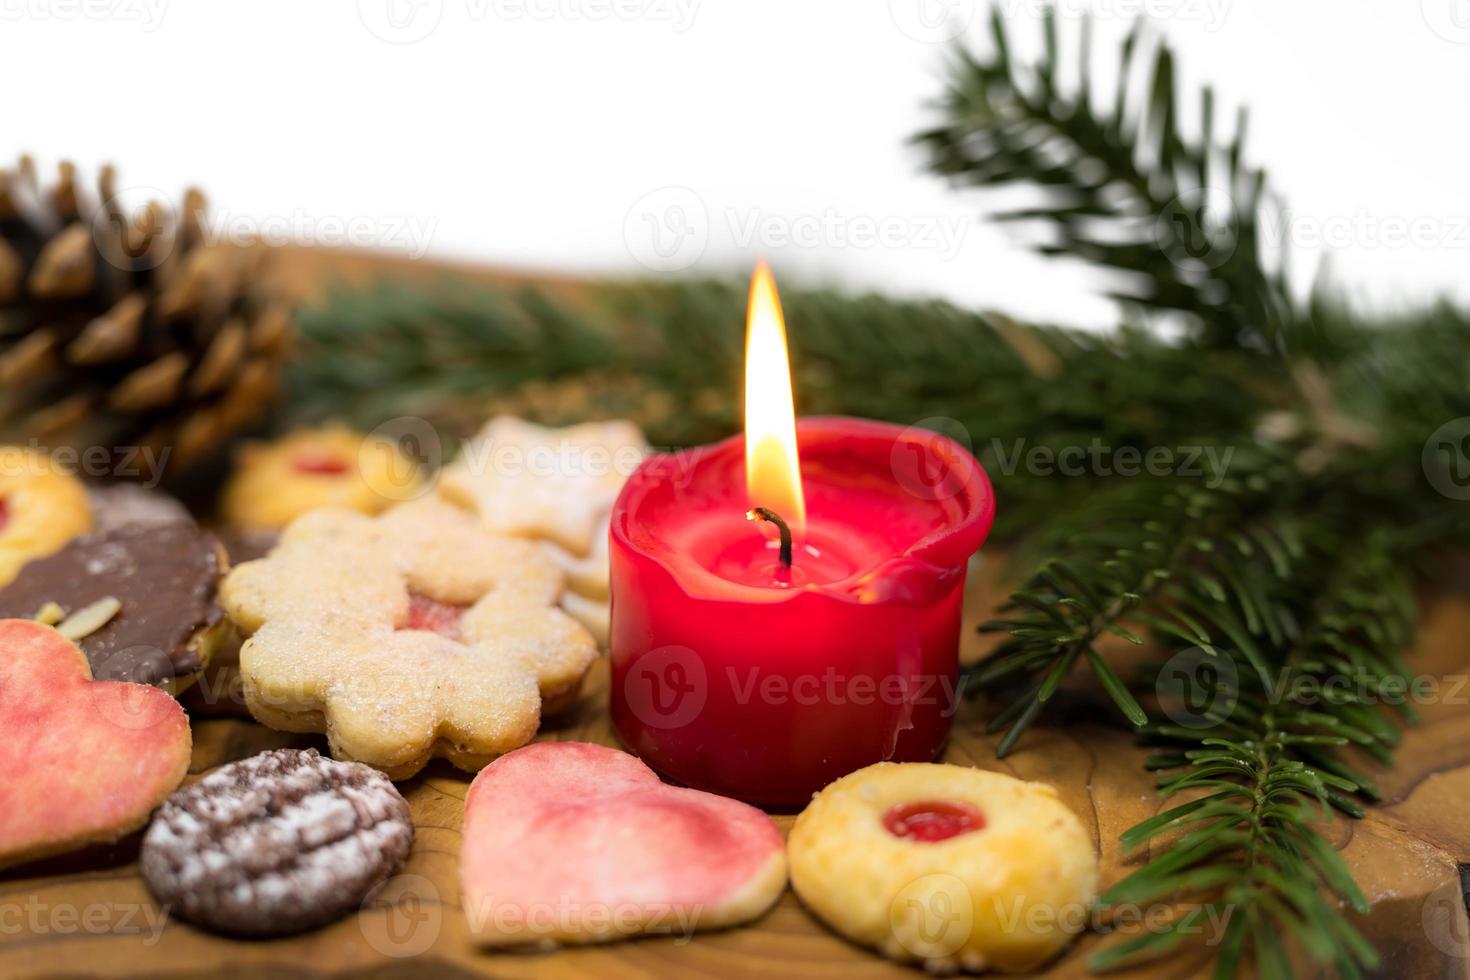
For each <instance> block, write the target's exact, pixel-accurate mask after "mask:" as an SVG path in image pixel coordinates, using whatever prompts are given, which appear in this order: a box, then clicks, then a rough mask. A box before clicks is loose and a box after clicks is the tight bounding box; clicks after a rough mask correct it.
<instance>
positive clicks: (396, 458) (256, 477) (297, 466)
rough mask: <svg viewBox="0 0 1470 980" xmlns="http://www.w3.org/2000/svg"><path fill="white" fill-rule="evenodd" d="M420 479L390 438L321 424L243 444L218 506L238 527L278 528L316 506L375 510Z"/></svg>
mask: <svg viewBox="0 0 1470 980" xmlns="http://www.w3.org/2000/svg"><path fill="white" fill-rule="evenodd" d="M422 486H423V482H422V473H420V471H419V467H418V465H417V464H416V463H415V462H414V461H413V460H411V459H409V458H408V457H407V456H406V455H404V453H403V452H402V450H401V449H400V448H399V447H398V445H397V444H396V443H395V442H393V441H392V440H390V439H380V438H375V437H370V436H364V435H362V434H361V433H359V432H354V431H353V430H351V429H349V428H347V427H346V426H342V425H326V426H323V427H321V428H317V429H301V430H298V431H296V432H292V433H290V434H289V435H286V436H283V437H282V438H280V439H278V440H276V441H275V442H269V443H260V442H253V443H249V444H247V445H245V446H243V447H242V448H241V449H240V452H239V453H238V454H237V456H236V458H235V468H234V471H233V473H232V474H231V475H230V479H229V482H228V483H227V484H226V486H225V489H224V495H223V497H222V498H221V509H222V511H223V516H224V519H225V521H226V522H227V523H229V524H232V525H235V526H237V527H248V528H262V529H270V528H282V527H285V526H286V525H287V524H289V523H291V521H293V520H295V519H296V518H297V517H300V516H301V515H302V514H305V513H306V512H307V511H310V510H315V509H317V508H318V507H343V508H346V509H347V510H353V511H357V512H358V513H360V514H378V513H381V512H382V511H384V510H387V509H388V508H389V507H390V506H392V505H393V504H395V503H398V502H401V501H405V500H411V499H413V498H414V497H417V496H418V495H419V493H420V490H421V488H422Z"/></svg>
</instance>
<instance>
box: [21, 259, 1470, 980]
mask: <svg viewBox="0 0 1470 980" xmlns="http://www.w3.org/2000/svg"><path fill="white" fill-rule="evenodd" d="M297 258H298V260H299V261H297V262H296V263H295V264H294V265H293V270H292V273H291V274H292V275H293V276H294V277H296V278H297V281H298V282H300V283H303V284H310V283H312V282H319V281H320V277H321V276H322V275H323V274H324V271H325V270H332V271H338V270H343V269H346V270H348V272H349V274H351V275H354V277H355V276H356V275H360V274H370V273H371V271H372V270H380V269H381V268H382V265H381V263H380V262H379V261H377V260H371V259H360V258H350V259H346V260H343V259H340V258H333V257H330V256H323V255H321V254H319V253H300V254H299V255H298V256H297ZM363 270H368V273H364V272H363ZM1001 574H1002V570H1001V566H1000V563H999V562H998V561H996V560H994V559H992V560H989V561H987V562H983V563H981V567H980V568H979V571H978V574H973V575H972V576H971V587H970V595H969V597H968V601H967V609H966V616H967V619H968V620H969V622H970V624H973V623H975V622H978V621H979V620H980V619H981V618H983V617H984V616H985V615H986V614H987V613H988V611H989V610H990V608H991V607H992V605H993V604H994V601H995V599H996V598H997V597H998V596H1000V595H1001V594H1002V593H1001V587H1000V584H999V583H998V581H997V579H998V578H999V576H1000V575H1001ZM1467 640H1470V592H1467V591H1465V590H1461V591H1454V590H1450V589H1446V590H1444V591H1442V592H1440V593H1439V594H1436V595H1435V596H1432V597H1429V598H1428V599H1427V601H1426V605H1425V617H1424V621H1423V624H1422V629H1421V632H1420V638H1419V640H1418V642H1417V645H1416V648H1415V649H1414V651H1413V652H1412V654H1411V656H1410V658H1409V663H1410V665H1411V668H1412V669H1413V671H1414V672H1415V673H1416V674H1419V675H1422V676H1423V677H1425V678H1432V679H1437V680H1438V682H1439V686H1438V688H1437V690H1436V691H1435V692H1434V693H1433V694H1432V695H1431V696H1429V697H1426V698H1424V699H1423V700H1422V702H1421V703H1420V704H1419V710H1420V712H1421V713H1422V715H1423V722H1422V724H1421V725H1419V726H1418V727H1417V728H1414V729H1410V730H1409V731H1408V732H1407V734H1406V735H1405V738H1404V741H1403V744H1402V747H1401V748H1400V750H1399V752H1398V762H1397V765H1395V766H1394V767H1392V768H1386V767H1382V766H1377V765H1376V764H1373V763H1366V765H1367V767H1368V769H1369V770H1370V771H1371V772H1372V774H1373V775H1374V776H1375V778H1376V779H1377V780H1378V781H1379V783H1380V786H1381V788H1382V790H1383V792H1384V802H1383V803H1382V804H1381V805H1379V806H1377V807H1374V808H1373V809H1372V810H1371V811H1370V813H1369V815H1368V816H1367V818H1366V819H1364V820H1361V821H1349V820H1346V819H1342V818H1339V819H1338V820H1336V821H1335V822H1334V823H1333V824H1332V825H1330V826H1329V827H1328V833H1329V835H1330V837H1331V838H1332V839H1333V840H1334V842H1335V844H1336V845H1337V847H1338V848H1339V849H1340V850H1341V851H1342V853H1343V855H1344V857H1345V858H1346V860H1347V861H1348V862H1349V864H1350V865H1351V866H1352V868H1353V870H1354V873H1355V874H1356V876H1357V878H1358V881H1359V883H1360V884H1361V885H1362V887H1363V890H1364V892H1365V893H1366V894H1367V895H1368V896H1369V897H1370V899H1371V901H1372V903H1373V910H1372V912H1371V914H1370V915H1368V916H1366V917H1364V918H1363V920H1362V921H1361V923H1360V926H1361V928H1362V929H1363V931H1364V932H1365V933H1366V934H1367V935H1368V937H1369V938H1370V939H1371V940H1372V941H1373V942H1374V943H1375V945H1376V946H1377V947H1378V949H1379V950H1380V951H1381V953H1382V954H1383V956H1384V965H1383V967H1382V970H1381V971H1380V972H1381V976H1383V977H1391V978H1410V977H1415V978H1417V977H1458V978H1466V977H1470V925H1467V921H1466V909H1465V901H1464V896H1463V892H1462V887H1461V868H1462V866H1463V865H1467V864H1470V816H1467V814H1466V801H1467V800H1470V707H1467V703H1470V686H1466V685H1465V683H1464V679H1465V676H1466V673H1467V671H1470V642H1467ZM964 643H965V650H964V655H965V656H966V657H975V656H978V655H979V654H980V653H981V652H983V651H982V646H981V644H982V641H981V640H980V638H979V637H977V636H976V635H975V634H974V632H973V630H972V629H968V628H967V629H966V632H965V640H964ZM1075 684H1076V686H1075V687H1069V688H1068V689H1067V691H1066V693H1065V696H1064V697H1062V698H1061V699H1060V700H1061V705H1060V707H1059V710H1058V711H1056V712H1054V713H1053V714H1052V715H1051V716H1050V717H1049V718H1048V719H1047V721H1046V722H1045V723H1044V724H1042V725H1041V726H1039V727H1038V728H1037V729H1035V730H1034V731H1032V732H1030V733H1028V734H1027V736H1026V737H1025V738H1023V739H1022V741H1021V743H1020V745H1019V747H1018V749H1017V750H1016V751H1015V752H1014V753H1013V754H1012V755H1011V756H1010V757H1008V758H1007V759H1005V760H1000V761H998V760H996V758H995V756H994V752H993V749H994V746H995V743H996V741H997V740H998V738H997V737H994V736H987V735H985V734H984V725H985V721H986V718H987V717H988V715H989V708H988V706H987V705H985V704H984V703H981V702H967V703H965V704H963V705H962V706H961V708H960V709H959V712H958V714H957V717H956V723H955V727H954V732H953V735H952V738H951V740H950V744H949V746H948V748H947V750H946V752H945V755H944V760H945V761H948V762H952V763H956V764H959V765H973V766H978V767H981V768H985V769H993V770H997V771H1001V772H1007V773H1010V774H1012V775H1015V776H1018V777H1021V778H1024V779H1037V780H1044V781H1046V782H1049V783H1051V784H1053V785H1054V786H1056V787H1057V788H1058V790H1059V791H1060V793H1061V796H1062V799H1063V800H1064V801H1065V802H1066V803H1067V804H1068V805H1069V806H1071V807H1072V808H1073V809H1074V810H1075V811H1076V812H1077V813H1078V814H1079V815H1080V816H1081V817H1082V819H1083V821H1084V823H1085V824H1086V826H1087V827H1088V828H1089V830H1090V831H1091V833H1092V835H1093V838H1094V841H1095V844H1096V846H1097V849H1098V853H1099V856H1100V859H1101V863H1102V869H1103V871H1102V877H1103V883H1104V885H1106V884H1108V883H1111V882H1112V881H1115V880H1117V879H1118V878H1119V877H1121V876H1122V875H1123V874H1125V873H1126V872H1127V870H1128V868H1129V867H1130V866H1131V865H1132V864H1135V863H1136V862H1137V861H1138V860H1139V857H1140V856H1139V855H1124V854H1122V853H1120V849H1119V844H1118V836H1119V834H1120V833H1121V832H1122V831H1123V830H1124V829H1126V828H1127V827H1129V826H1131V825H1132V824H1134V823H1135V822H1137V821H1138V820H1140V819H1142V818H1144V817H1146V816H1148V815H1150V814H1152V813H1155V812H1157V811H1158V809H1159V807H1160V803H1159V800H1158V799H1157V798H1156V796H1155V794H1154V792H1153V785H1152V778H1151V777H1150V776H1149V774H1147V773H1146V772H1144V770H1143V769H1142V767H1141V765H1140V763H1141V761H1142V759H1143V757H1144V756H1145V755H1146V754H1147V753H1146V750H1145V749H1144V748H1143V747H1142V746H1140V745H1139V744H1137V742H1136V740H1135V739H1133V738H1132V737H1131V735H1130V734H1129V733H1128V732H1127V731H1125V730H1123V729H1122V728H1120V727H1118V726H1117V725H1116V723H1115V721H1114V720H1113V718H1112V715H1111V714H1110V713H1109V712H1108V711H1107V710H1105V709H1103V708H1101V707H1099V701H1098V699H1097V697H1096V696H1095V692H1093V691H1091V690H1090V689H1089V688H1088V687H1087V686H1086V684H1085V683H1084V682H1083V681H1082V680H1081V679H1079V680H1078V681H1076V682H1075ZM606 685H607V673H606V665H605V661H600V662H599V663H598V664H597V665H596V666H595V667H594V670H593V673H592V675H591V677H590V679H589V683H588V685H587V688H586V690H585V691H584V693H583V695H582V697H581V699H580V700H579V701H578V703H577V704H576V705H575V706H574V707H573V708H572V709H570V711H568V712H567V713H566V714H565V715H564V716H563V717H561V718H560V719H557V720H555V721H553V722H551V723H549V724H548V725H547V726H546V728H545V729H544V730H543V732H542V734H541V735H540V736H539V737H540V738H542V739H574V740H586V741H594V742H601V743H604V744H608V745H616V744H617V742H616V739H615V738H614V737H613V735H612V732H611V729H610V726H609V723H608V718H607V710H606V695H607V686H606ZM0 737H3V733H0ZM312 745H315V746H316V747H318V748H321V749H323V750H325V746H324V744H323V742H322V740H320V739H318V738H316V737H314V736H295V735H286V734H282V733H277V732H273V731H270V730H269V729H266V728H264V727H262V726H260V725H258V724H255V723H254V722H252V721H250V720H247V719H241V718H231V717H215V718H207V717H202V716H196V719H195V724H194V756H193V764H192V767H191V775H190V777H189V778H190V779H195V778H198V776H199V775H200V774H202V773H205V772H207V771H209V770H210V769H212V768H215V767H217V766H220V765H222V764H224V763H227V762H230V761H232V760H235V759H240V758H243V757H246V756H249V755H251V754H254V753H256V752H259V751H262V750H265V749H271V748H278V747H283V746H298V747H305V746H312ZM469 781H470V777H469V776H468V775H466V774H464V773H460V772H458V771H456V770H454V769H453V768H451V767H449V766H447V765H444V764H442V763H435V764H434V765H433V766H431V767H430V768H429V769H428V770H426V771H425V772H424V773H423V774H421V775H420V776H418V777H416V778H415V779H413V780H410V781H408V782H406V783H404V784H402V786H401V788H402V790H403V792H404V795H405V796H406V797H407V799H408V800H409V802H410V804H411V806H412V809H413V813H414V819H415V824H416V826H417V833H418V837H417V841H416V843H415V845H414V849H413V854H412V856H411V858H410V860H409V862H408V865H407V866H406V867H405V868H404V869H403V872H402V873H401V874H400V875H399V876H398V877H396V878H395V879H393V880H392V881H391V882H390V883H389V884H388V886H387V887H386V888H385V889H384V890H383V891H382V893H380V894H379V895H378V896H376V897H375V898H374V899H372V900H371V901H370V902H369V904H368V906H367V907H366V908H365V909H364V910H363V911H362V912H361V913H359V914H357V915H355V916H352V917H349V918H347V919H345V920H343V921H339V922H337V923H335V924H333V925H331V926H328V927H327V928H324V929H321V930H318V931H316V932H312V933H308V934H306V935H302V936H296V937H290V938H284V939H277V940H270V941H237V940H230V939H225V938H220V937H218V936H213V935H210V934H208V933H205V932H202V931H199V930H196V929H194V928H193V927H191V926H189V925H188V924H187V923H184V922H181V921H176V920H171V919H167V918H165V917H163V916H162V913H161V911H160V910H159V908H158V907H157V906H156V905H155V904H154V903H153V901H152V900H151V898H150V896H149V894H148V891H147V889H146V887H145V886H144V884H143V882H142V880H141V879H140V878H139V876H138V873H137V855H138V844H139V837H140V835H134V836H133V837H131V838H129V839H127V840H125V841H123V842H121V843H119V844H117V845H115V846H111V847H107V848H101V849H95V850H92V851H88V852H85V853H81V854H74V855H69V856H67V857H64V858H59V859H53V860H50V861H47V862H44V863H41V864H38V865H32V866H29V867H23V868H18V869H12V870H10V871H7V872H3V873H0V977H4V978H32V977H42V976H84V975H95V976H109V977H111V976H116V977H139V978H143V977H150V978H151V977H196V976H197V977H216V976H229V977H261V978H265V977H322V976H352V977H424V976H446V977H461V976H462V977H559V978H583V977H585V978H599V980H620V978H626V980H632V978H650V977H668V976H680V977H712V978H713V977H718V978H741V977H752V978H756V977H758V978H762V980H769V978H780V977H793V978H802V977H808V978H819V977H823V978H825V977H837V976H841V977H843V978H845V980H866V978H877V977H914V976H920V975H922V974H920V973H918V972H917V971H915V970H913V969H910V968H906V967H901V966H898V965H896V964H893V963H891V962H889V961H887V960H884V959H882V958H881V957H879V956H877V955H875V954H873V953H870V952H868V951H866V950H863V949H860V948H858V947H855V946H852V945H850V944H848V943H847V942H845V941H843V940H842V939H841V938H839V937H838V936H836V935H835V934H833V933H832V932H830V931H828V930H827V929H825V928H824V927H823V926H822V925H821V924H820V923H818V922H817V921H816V920H815V919H813V918H812V917H811V916H810V915H808V914H807V913H806V912H805V911H804V910H803V908H802V907H801V905H800V903H799V902H798V901H797V900H796V898H795V897H794V896H793V895H792V894H791V893H790V892H789V891H788V892H787V894H786V895H785V896H784V897H783V898H782V899H781V901H780V902H779V904H778V905H777V906H776V907H775V908H774V909H773V910H772V911H771V912H770V913H769V914H768V915H766V916H765V917H764V918H763V919H761V920H760V921H759V922H757V923H755V924H753V925H751V926H748V927H745V928H740V929H733V930H729V931H725V932H718V933H697V934H695V935H694V936H693V937H692V938H684V937H655V938H647V939H641V940H637V941H633V942H624V943H619V944H613V945H607V946H602V947H596V948H588V949H574V950H563V951H558V952H553V953H510V954H507V953H496V954H484V953H479V952H477V951H476V950H474V949H473V947H472V946H471V945H470V943H469V942H468V940H467V937H466V928H465V920H464V913H463V911H462V909H461V908H460V904H459V889H458V884H457V880H456V866H457V854H458V850H459V845H460V826H461V819H462V810H463V801H464V796H465V792H466V790H467V788H468V786H469ZM776 820H777V822H778V823H779V824H780V825H781V827H782V829H783V830H785V829H786V828H788V827H789V826H790V823H791V820H792V817H791V816H789V815H777V816H776ZM1123 928H1130V927H1126V926H1125V927H1123ZM1204 938H1205V937H1201V940H1200V941H1201V942H1203V941H1204ZM1106 941H1108V940H1107V938H1106V937H1104V936H1101V935H1099V934H1098V933H1096V932H1089V933H1088V934H1086V935H1084V936H1083V937H1082V938H1081V940H1080V941H1079V942H1078V943H1077V944H1076V945H1074V946H1073V947H1072V948H1071V949H1070V950H1069V951H1068V952H1067V953H1066V954H1065V955H1064V956H1063V957H1062V958H1061V959H1059V960H1058V961H1056V962H1055V963H1053V964H1052V965H1051V966H1050V968H1048V969H1047V970H1045V971H1043V972H1042V974H1041V975H1044V976H1046V977H1054V978H1074V977H1083V976H1087V975H1088V973H1087V969H1086V966H1085V962H1084V961H1085V958H1086V956H1087V954H1088V953H1089V952H1091V951H1092V950H1093V949H1095V948H1097V946H1098V944H1100V943H1103V942H1106ZM1207 964H1208V958H1207V956H1206V955H1204V953H1203V952H1201V951H1200V950H1198V949H1196V950H1192V951H1191V950H1186V951H1185V952H1184V953H1182V954H1180V955H1178V956H1176V957H1173V958H1171V959H1169V960H1167V961H1165V962H1163V963H1161V964H1158V965H1157V966H1154V967H1150V968H1144V969H1139V970H1136V971H1134V972H1132V973H1128V974H1120V976H1127V977H1130V978H1131V977H1138V978H1141V977H1156V976H1161V977H1179V978H1185V977H1194V976H1197V975H1204V974H1205V972H1206V970H1207Z"/></svg>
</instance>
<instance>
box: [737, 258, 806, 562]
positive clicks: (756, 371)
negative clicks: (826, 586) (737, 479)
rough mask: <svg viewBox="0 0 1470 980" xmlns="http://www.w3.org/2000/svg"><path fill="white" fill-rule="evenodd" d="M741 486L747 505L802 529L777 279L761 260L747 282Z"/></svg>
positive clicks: (792, 408)
mask: <svg viewBox="0 0 1470 980" xmlns="http://www.w3.org/2000/svg"><path fill="white" fill-rule="evenodd" d="M745 486H746V491H747V492H748V493H749V495H750V505H751V506H752V507H765V508H767V509H769V510H772V511H775V512H776V513H777V514H779V515H781V516H782V517H783V518H785V519H786V523H788V524H789V525H791V527H792V529H793V530H796V531H798V533H799V532H800V530H801V529H803V528H805V526H806V501H805V499H804V498H803V497H802V492H801V465H800V460H799V457H798V456H797V452H796V407H795V404H794V402H793V400H792V396H791V361H790V359H789V357H788V355H787V352H786V321H785V319H784V318H783V317H782V316H781V297H780V296H779V295H778V294H777V292H776V281H775V279H773V278H772V277H771V270H770V267H769V266H767V265H766V264H765V263H764V262H761V263H759V264H758V265H756V268H755V275H753V276H752V277H751V280H750V305H749V308H748V312H747V319H746V331H745Z"/></svg>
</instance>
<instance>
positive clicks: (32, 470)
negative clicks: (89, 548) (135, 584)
mask: <svg viewBox="0 0 1470 980" xmlns="http://www.w3.org/2000/svg"><path fill="white" fill-rule="evenodd" d="M91 528H92V508H91V506H90V505H89V504H88V502H87V491H86V488H85V487H83V486H82V484H81V482H80V481H79V480H77V478H76V477H74V476H72V475H71V474H70V473H68V472H66V471H65V470H64V469H62V468H60V467H59V466H57V464H56V463H54V462H53V461H52V460H51V458H50V457H49V456H47V455H45V454H44V453H40V452H36V451H34V450H30V449H23V448H20V447H17V446H0V585H4V584H5V583H7V582H9V581H11V580H12V579H14V578H15V576H16V574H17V573H18V572H19V571H20V570H21V568H22V566H24V565H25V563H26V562H28V561H30V560H31V559H33V558H41V557H44V556H45V555H49V554H52V553H54V552H55V551H56V550H57V549H59V548H60V547H61V546H62V545H64V544H66V543H67V542H68V541H70V540H71V539H72V538H74V537H76V536H77V535H79V534H85V533H86V532H87V531H89V530H91Z"/></svg>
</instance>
